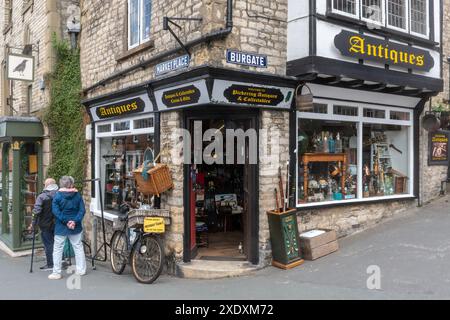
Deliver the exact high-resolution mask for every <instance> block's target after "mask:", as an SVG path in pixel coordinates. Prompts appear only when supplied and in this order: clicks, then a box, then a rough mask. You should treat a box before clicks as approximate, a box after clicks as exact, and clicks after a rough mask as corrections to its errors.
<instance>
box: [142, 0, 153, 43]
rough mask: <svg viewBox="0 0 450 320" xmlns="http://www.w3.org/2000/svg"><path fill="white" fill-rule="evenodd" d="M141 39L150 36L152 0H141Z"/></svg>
mask: <svg viewBox="0 0 450 320" xmlns="http://www.w3.org/2000/svg"><path fill="white" fill-rule="evenodd" d="M142 1H143V4H142V7H143V8H142V10H143V11H142V40H146V39H149V38H150V24H151V19H152V1H151V0H142Z"/></svg>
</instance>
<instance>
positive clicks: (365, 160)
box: [296, 99, 413, 207]
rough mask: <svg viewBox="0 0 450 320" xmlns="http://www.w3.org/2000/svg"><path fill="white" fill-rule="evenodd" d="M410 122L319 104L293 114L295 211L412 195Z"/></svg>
mask: <svg viewBox="0 0 450 320" xmlns="http://www.w3.org/2000/svg"><path fill="white" fill-rule="evenodd" d="M412 118H413V115H412V111H411V110H409V109H403V108H395V107H382V106H372V105H362V104H355V103H350V102H348V103H346V102H345V103H344V102H336V101H332V100H322V99H320V100H315V103H314V107H313V109H312V110H308V112H297V149H296V155H297V198H296V199H297V206H299V207H301V206H315V205H322V204H330V203H342V202H345V201H346V202H357V201H366V200H373V199H383V198H389V197H409V196H412V190H413V187H412V186H413V162H412V161H413V145H412V132H413V131H412V130H413V123H412Z"/></svg>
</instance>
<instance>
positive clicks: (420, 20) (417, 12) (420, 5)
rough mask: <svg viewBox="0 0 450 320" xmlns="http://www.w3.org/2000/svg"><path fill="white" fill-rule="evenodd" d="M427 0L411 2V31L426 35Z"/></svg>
mask: <svg viewBox="0 0 450 320" xmlns="http://www.w3.org/2000/svg"><path fill="white" fill-rule="evenodd" d="M426 1H427V0H411V31H413V32H417V33H420V34H424V35H426V34H427V16H428V12H427V3H426Z"/></svg>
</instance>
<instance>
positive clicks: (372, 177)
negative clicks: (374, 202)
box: [363, 124, 410, 198]
mask: <svg viewBox="0 0 450 320" xmlns="http://www.w3.org/2000/svg"><path fill="white" fill-rule="evenodd" d="M408 135H409V130H408V127H404V126H397V125H381V124H364V129H363V197H365V198H367V197H379V196H390V195H394V194H407V193H409V183H408V178H409V177H408V174H409V160H410V159H409V148H408V146H409V143H408V141H409V140H408V138H409V137H408Z"/></svg>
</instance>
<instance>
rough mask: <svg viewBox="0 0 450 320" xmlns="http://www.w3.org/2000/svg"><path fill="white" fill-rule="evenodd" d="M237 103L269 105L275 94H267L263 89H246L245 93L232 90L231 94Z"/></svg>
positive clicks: (275, 96)
mask: <svg viewBox="0 0 450 320" xmlns="http://www.w3.org/2000/svg"><path fill="white" fill-rule="evenodd" d="M231 94H232V95H233V96H234V97H236V100H237V101H239V102H244V103H245V102H247V103H261V104H270V103H271V102H272V100H275V99H277V98H278V95H277V94H270V93H267V91H266V89H265V88H247V91H244V90H237V89H233V91H232V93H231Z"/></svg>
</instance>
